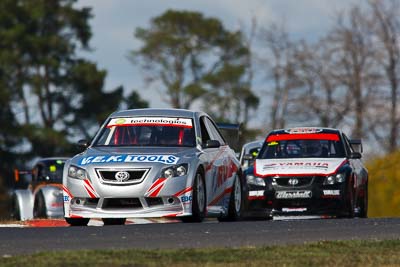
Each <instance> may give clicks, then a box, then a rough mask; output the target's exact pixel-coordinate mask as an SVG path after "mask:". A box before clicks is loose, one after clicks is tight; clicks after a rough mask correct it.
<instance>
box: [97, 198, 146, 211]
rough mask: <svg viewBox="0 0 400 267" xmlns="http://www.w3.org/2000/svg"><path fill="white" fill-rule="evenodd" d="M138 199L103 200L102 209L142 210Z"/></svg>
mask: <svg viewBox="0 0 400 267" xmlns="http://www.w3.org/2000/svg"><path fill="white" fill-rule="evenodd" d="M142 207H143V206H142V203H140V200H139V199H138V198H105V199H104V203H103V209H134V208H142Z"/></svg>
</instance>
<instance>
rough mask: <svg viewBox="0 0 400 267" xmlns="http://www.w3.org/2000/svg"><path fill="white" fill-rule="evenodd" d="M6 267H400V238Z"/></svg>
mask: <svg viewBox="0 0 400 267" xmlns="http://www.w3.org/2000/svg"><path fill="white" fill-rule="evenodd" d="M0 266H107V267H108V266H110V267H111V266H184V267H190V266H224V267H228V266H246V267H250V266H257V267H260V266H400V240H388V241H326V242H318V243H310V244H304V245H290V246H269V247H244V248H235V249H231V248H214V249H210V248H209V249H176V250H139V249H129V250H128V249H127V250H81V251H66V252H45V253H44V252H42V253H37V254H32V255H24V256H21V255H19V256H13V257H3V258H2V259H0Z"/></svg>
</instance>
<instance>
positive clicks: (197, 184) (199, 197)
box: [181, 170, 207, 222]
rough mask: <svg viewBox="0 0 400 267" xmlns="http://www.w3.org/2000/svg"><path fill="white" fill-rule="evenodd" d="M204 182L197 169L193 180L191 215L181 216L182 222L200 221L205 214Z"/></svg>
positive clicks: (201, 174)
mask: <svg viewBox="0 0 400 267" xmlns="http://www.w3.org/2000/svg"><path fill="white" fill-rule="evenodd" d="M206 196H207V194H206V184H205V182H204V175H203V173H202V172H201V171H200V170H198V171H197V172H196V176H195V179H194V182H193V200H192V215H191V216H187V217H182V218H181V220H182V222H202V221H203V220H204V217H205V215H206V205H207V199H206Z"/></svg>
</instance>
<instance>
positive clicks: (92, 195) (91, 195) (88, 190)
mask: <svg viewBox="0 0 400 267" xmlns="http://www.w3.org/2000/svg"><path fill="white" fill-rule="evenodd" d="M83 187H84V188H85V190H86V192H87V193H88V194H89V196H90V197H91V198H96V196H95V195H94V194H93V193H92V192H91V191H90V188H88V187H87V186H86V185H85V186H83Z"/></svg>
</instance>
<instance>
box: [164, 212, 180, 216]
mask: <svg viewBox="0 0 400 267" xmlns="http://www.w3.org/2000/svg"><path fill="white" fill-rule="evenodd" d="M181 214H182V212H178V213H171V214H167V215H164V216H162V217H176V216H178V215H181Z"/></svg>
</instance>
